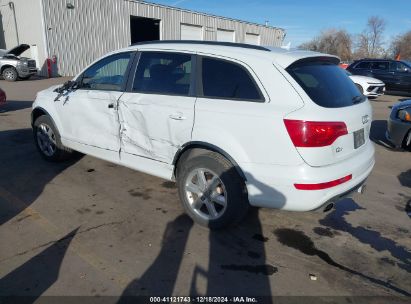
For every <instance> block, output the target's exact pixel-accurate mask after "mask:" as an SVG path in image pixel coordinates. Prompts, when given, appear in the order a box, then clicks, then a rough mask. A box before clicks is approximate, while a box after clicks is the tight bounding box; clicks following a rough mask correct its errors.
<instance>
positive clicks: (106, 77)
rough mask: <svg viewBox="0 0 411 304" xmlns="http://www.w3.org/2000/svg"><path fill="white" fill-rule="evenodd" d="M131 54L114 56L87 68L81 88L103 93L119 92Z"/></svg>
mask: <svg viewBox="0 0 411 304" xmlns="http://www.w3.org/2000/svg"><path fill="white" fill-rule="evenodd" d="M132 54H133V53H132V52H127V53H119V54H115V55H112V56H109V57H106V58H103V59H102V60H100V61H98V62H97V63H95V64H94V65H92V66H91V67H89V68H88V69H87V70H86V71H85V72H84V73H83V76H82V83H81V88H83V89H91V90H104V91H121V90H122V89H123V85H124V82H125V81H126V75H125V74H126V71H127V67H128V65H129V63H130V59H131V56H132Z"/></svg>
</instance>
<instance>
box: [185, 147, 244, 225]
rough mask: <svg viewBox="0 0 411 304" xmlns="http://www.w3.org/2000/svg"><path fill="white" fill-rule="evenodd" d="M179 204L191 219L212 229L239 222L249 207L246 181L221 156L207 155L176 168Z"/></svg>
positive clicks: (213, 153)
mask: <svg viewBox="0 0 411 304" xmlns="http://www.w3.org/2000/svg"><path fill="white" fill-rule="evenodd" d="M177 184H178V191H179V196H180V200H181V202H182V204H183V206H184V209H185V210H186V212H187V213H188V215H189V216H190V217H191V218H192V219H193V220H194V221H195V222H196V223H198V224H200V225H202V226H206V227H209V228H210V229H219V228H224V227H227V226H230V225H233V224H235V223H237V222H239V221H240V220H241V219H242V218H243V217H244V216H245V215H246V213H247V210H248V207H249V204H248V197H247V191H246V188H245V183H244V180H243V179H242V178H241V176H240V175H239V173H238V172H237V170H236V169H235V168H234V166H233V165H232V164H231V162H230V161H228V160H227V159H226V158H224V157H223V156H222V155H220V154H218V153H215V152H205V153H204V154H200V155H198V156H195V157H192V158H190V157H188V158H187V159H185V160H184V161H183V162H182V163H181V164H180V163H179V165H178V168H177Z"/></svg>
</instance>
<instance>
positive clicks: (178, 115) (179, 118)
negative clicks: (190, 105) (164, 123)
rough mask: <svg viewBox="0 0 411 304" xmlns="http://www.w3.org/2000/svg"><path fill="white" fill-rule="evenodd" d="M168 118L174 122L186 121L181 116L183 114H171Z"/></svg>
mask: <svg viewBox="0 0 411 304" xmlns="http://www.w3.org/2000/svg"><path fill="white" fill-rule="evenodd" d="M169 117H170V118H171V119H174V120H184V119H186V118H185V117H184V116H183V113H175V114H171V115H170V116H169Z"/></svg>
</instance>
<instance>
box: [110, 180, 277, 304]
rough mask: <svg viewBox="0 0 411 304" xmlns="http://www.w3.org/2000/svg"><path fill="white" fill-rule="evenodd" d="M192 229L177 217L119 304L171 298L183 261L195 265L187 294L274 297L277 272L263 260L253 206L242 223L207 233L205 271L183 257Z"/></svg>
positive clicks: (189, 222) (259, 227) (185, 218)
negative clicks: (272, 284) (273, 281)
mask: <svg viewBox="0 0 411 304" xmlns="http://www.w3.org/2000/svg"><path fill="white" fill-rule="evenodd" d="M223 174H224V173H223ZM254 183H255V186H256V187H257V188H260V187H262V186H265V187H267V186H266V185H264V184H263V183H261V182H256V181H255V182H254ZM277 197H279V198H280V199H282V203H285V198H284V196H282V195H281V194H280V193H277ZM192 226H193V222H192V220H191V219H190V218H189V217H188V216H187V215H179V216H178V217H177V218H176V219H174V220H173V221H171V222H169V223H168V224H167V226H166V228H165V231H164V233H163V242H162V246H161V250H160V253H159V254H158V256H157V257H156V258H155V259H154V261H153V263H152V264H151V265H150V266H149V267H148V269H147V270H146V271H145V272H144V273H143V274H142V275H141V276H139V277H137V278H136V279H134V280H133V281H132V282H130V283H129V285H128V286H127V287H126V288H125V289H124V291H123V293H122V295H121V297H120V299H119V301H118V303H122V304H123V303H133V301H135V299H133V297H134V296H138V295H140V296H141V295H144V296H159V295H160V296H163V295H164V296H170V295H173V294H174V293H173V291H175V286H176V280H177V278H178V275H179V273H181V271H182V270H181V265H182V263H183V262H184V263H193V265H192V266H193V267H192V268H191V267H190V269H193V270H192V274H191V279H190V291H189V295H190V296H204V295H207V296H233V295H236V296H253V295H254V296H257V295H258V296H271V295H272V294H271V288H270V280H269V279H270V277H271V276H273V275H275V274H276V273H277V272H278V268H277V267H276V266H275V265H271V264H270V263H268V262H267V256H266V252H265V243H266V242H267V241H268V238H267V237H265V236H264V235H263V232H262V225H261V222H260V219H259V210H258V209H257V208H250V209H249V212H248V214H247V216H246V218H245V219H243V220H242V221H241V225H235V226H232V227H229V228H226V229H221V230H213V229H210V230H209V231H208V242H209V243H208V250H209V251H208V267H204V266H202V265H201V264H202V263H200V261H199V262H198V263H196V257H194V256H190V258H189V259H187V258H186V257H187V255H186V251H185V250H186V246H187V243H188V241H189V240H188V239H189V236H190V232H192V231H191V230H192ZM200 229H203V228H200ZM196 230H197V229H196ZM197 233H198V232H197V231H196V232H193V233H192V234H194V235H197ZM204 235H207V234H205V233H200V236H204ZM205 241H206V239H205V240H204V242H205ZM190 266H191V265H190ZM185 276H187V274H185ZM188 277H190V275H189V274H188ZM204 282H205V285H204ZM245 287H246V288H245ZM267 299H268V302H265V303H271V300H270V299H271V297H269V298H267Z"/></svg>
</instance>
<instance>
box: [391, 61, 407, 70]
mask: <svg viewBox="0 0 411 304" xmlns="http://www.w3.org/2000/svg"><path fill="white" fill-rule="evenodd" d="M392 66H393V70H394V71H396V72H408V70H409V69H410V68H409V67H408V66H407V65H405V64H404V63H402V62H393V64H392Z"/></svg>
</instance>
